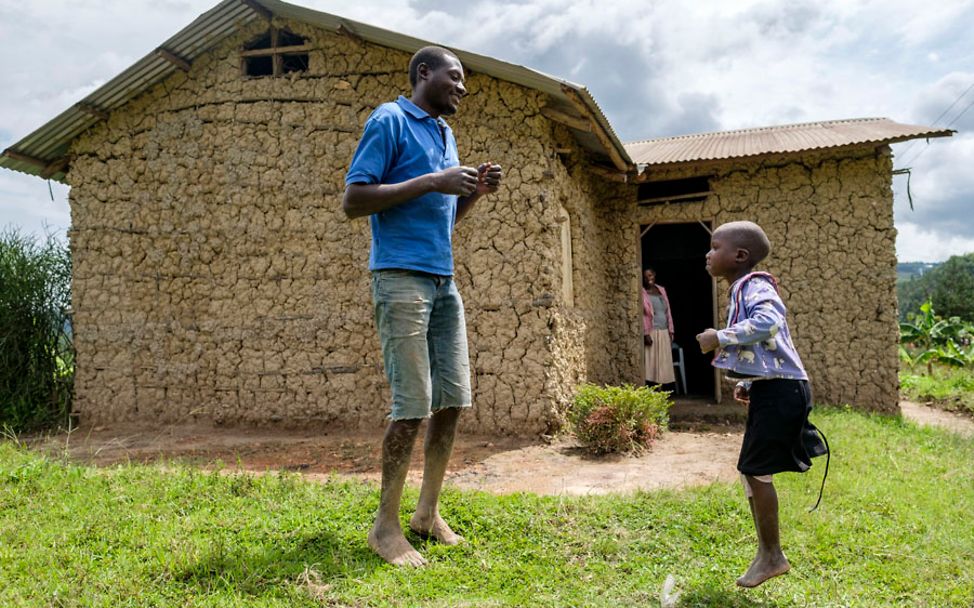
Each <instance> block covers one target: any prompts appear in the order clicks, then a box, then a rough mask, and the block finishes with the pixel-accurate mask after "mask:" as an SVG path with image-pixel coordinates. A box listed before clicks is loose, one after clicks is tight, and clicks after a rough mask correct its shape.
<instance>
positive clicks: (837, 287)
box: [638, 146, 899, 412]
mask: <svg viewBox="0 0 974 608" xmlns="http://www.w3.org/2000/svg"><path fill="white" fill-rule="evenodd" d="M891 171H892V158H891V155H890V151H889V148H888V147H886V146H883V147H881V148H879V149H878V150H877V149H875V148H873V147H863V148H857V149H849V150H844V151H842V152H833V153H831V154H823V153H810V154H808V155H806V156H804V157H802V158H801V159H799V160H795V159H794V158H791V159H788V158H783V157H781V158H773V157H772V158H763V159H761V160H754V161H750V162H745V161H743V160H737V161H734V162H724V163H715V164H712V165H709V166H707V165H703V164H701V165H698V166H697V167H695V168H694V169H692V170H691V171H690V172H687V171H683V172H681V171H679V170H671V171H669V172H665V171H660V172H658V173H657V175H658V177H659V178H660V179H675V178H679V177H688V176H690V175H713V176H714V178H713V179H712V180H711V191H712V194H711V195H710V196H709V197H708V198H707V200H706V201H702V202H698V203H689V204H683V205H668V206H659V207H644V208H642V209H641V210H640V211H639V212H638V223H639V224H648V223H651V222H664V221H696V220H698V219H703V220H709V221H713V223H714V225H715V226H716V225H720V224H723V223H725V222H729V221H733V220H752V221H755V222H757V223H758V224H760V225H761V227H762V228H764V230H765V231H766V232H767V234H768V237H769V238H770V239H771V243H772V251H771V255H770V256H769V258H768V259H767V260H766V261H765V262H764V263H763V264H762V267H763V268H764V269H765V270H768V271H770V272H771V273H772V274H774V275H775V276H776V277H778V278H779V280H780V283H781V293H782V296H783V298H784V301H785V305H786V306H787V307H788V313H789V323H790V326H791V329H792V335H793V337H794V340H795V345H796V347H797V348H798V352H799V354H800V356H801V358H802V361H803V362H804V363H805V367H806V368H807V370H808V373H809V375H810V377H811V379H812V386H813V391H814V395H815V401H816V402H818V403H833V404H852V405H853V406H855V407H859V408H863V409H868V410H876V411H884V412H895V411H897V410H898V406H897V386H898V383H897V376H896V372H897V369H898V358H897V343H898V338H899V333H898V323H897V308H896V255H895V241H896V230H895V229H894V228H893V192H892V189H891ZM717 293H718V311H719V315H720V323H721V324H722V325H723V324H725V323H726V307H727V285H726V284H725V283H718V288H717ZM724 389H725V390H724V396H725V398H729V396H730V385H725V386H724Z"/></svg>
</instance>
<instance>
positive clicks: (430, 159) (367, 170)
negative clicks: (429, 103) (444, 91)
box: [345, 96, 460, 275]
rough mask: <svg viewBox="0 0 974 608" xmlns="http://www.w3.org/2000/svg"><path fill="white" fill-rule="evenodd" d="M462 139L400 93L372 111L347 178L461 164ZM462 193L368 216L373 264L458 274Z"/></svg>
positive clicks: (398, 177) (392, 179)
mask: <svg viewBox="0 0 974 608" xmlns="http://www.w3.org/2000/svg"><path fill="white" fill-rule="evenodd" d="M459 164H460V160H459V157H458V154H457V142H456V140H455V139H453V132H452V131H451V130H450V127H449V126H448V125H447V124H446V122H445V121H444V120H443V119H442V118H433V117H432V116H430V115H429V114H427V113H426V112H425V111H424V110H423V109H422V108H420V107H419V106H417V105H416V104H414V103H413V102H411V101H409V100H408V99H406V98H405V97H402V96H400V97H399V99H397V100H396V101H395V102H391V103H384V104H382V105H381V106H379V107H378V108H376V109H375V111H374V112H372V115H371V116H369V119H368V120H367V121H366V123H365V131H364V132H363V133H362V139H361V140H359V142H358V148H357V149H356V150H355V156H354V157H352V164H351V166H350V167H349V168H348V173H347V174H346V175H345V185H346V186H347V185H348V184H398V183H401V182H404V181H406V180H409V179H412V178H414V177H418V176H420V175H425V174H427V173H435V172H437V171H442V170H443V169H448V168H450V167H456V166H457V165H459ZM456 217H457V196H456V195H452V194H441V193H439V192H431V193H429V194H425V195H423V196H420V197H419V198H414V199H411V200H408V201H406V202H404V203H401V204H399V205H396V206H395V207H392V208H390V209H386V210H385V211H380V212H379V213H373V214H372V215H371V216H369V222H370V224H371V227H372V251H371V253H370V254H369V270H381V269H384V268H402V269H407V270H419V271H422V272H428V273H431V274H438V275H452V274H453V247H452V234H453V226H454V224H455V223H456Z"/></svg>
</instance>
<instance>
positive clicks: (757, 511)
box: [737, 475, 791, 587]
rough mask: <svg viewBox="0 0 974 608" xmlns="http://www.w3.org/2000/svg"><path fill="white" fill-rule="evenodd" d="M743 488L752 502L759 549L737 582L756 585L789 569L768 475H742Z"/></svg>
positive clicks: (775, 501) (774, 493)
mask: <svg viewBox="0 0 974 608" xmlns="http://www.w3.org/2000/svg"><path fill="white" fill-rule="evenodd" d="M744 491H745V493H746V494H747V495H748V502H749V503H750V505H751V516H752V517H753V518H754V528H755V530H756V531H757V535H758V552H757V555H755V557H754V561H753V562H751V566H750V567H749V568H748V569H747V572H745V573H744V574H743V575H742V576H741V577H740V578H738V579H737V584H738V585H740V586H741V587H757V586H758V585H760V584H761V583H763V582H764V581H766V580H768V579H769V578H773V577H775V576H778V575H779V574H784V573H785V572H788V569H789V568H790V567H791V566H790V565H789V564H788V560H787V559H786V558H785V554H784V553H783V552H782V551H781V542H780V537H779V532H778V493H777V492H776V491H775V489H774V484H773V483H772V482H771V476H770V475H760V476H751V475H745V476H744Z"/></svg>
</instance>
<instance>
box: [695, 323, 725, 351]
mask: <svg viewBox="0 0 974 608" xmlns="http://www.w3.org/2000/svg"><path fill="white" fill-rule="evenodd" d="M697 342H699V343H700V352H702V353H709V352H710V351H712V350H714V349H715V348H717V347H718V346H720V341H719V340H718V339H717V330H716V329H713V328H710V329H705V330H703V332H701V333H699V334H697Z"/></svg>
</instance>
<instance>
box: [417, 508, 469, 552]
mask: <svg viewBox="0 0 974 608" xmlns="http://www.w3.org/2000/svg"><path fill="white" fill-rule="evenodd" d="M424 520H425V521H424ZM409 529H410V530H412V531H413V532H415V533H416V534H419V535H420V536H421V537H423V538H429V537H431V536H432V537H433V538H435V539H436V540H438V541H440V542H441V543H443V544H444V545H459V544H460V543H462V542H463V537H462V536H460V535H459V534H457V533H456V532H454V531H453V530H451V529H450V526H448V525H447V523H446V522H445V521H443V518H442V517H440V515H439V513H437V514H436V515H434V516H433V518H432V521H430V520H428V519H425V518H422V517H420V516H419V513H416V514H414V515H413V517H412V519H410V520H409Z"/></svg>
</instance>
